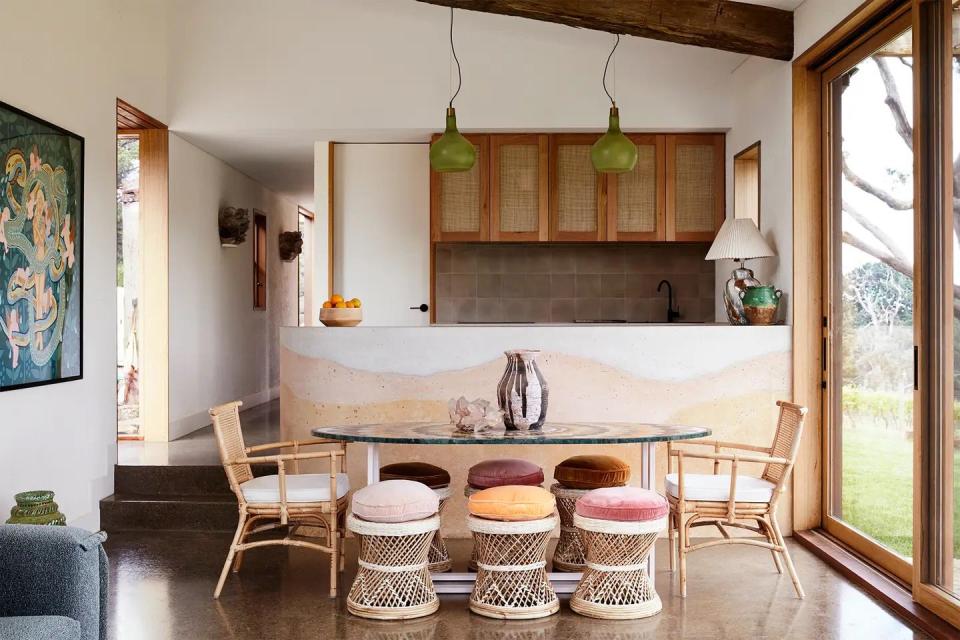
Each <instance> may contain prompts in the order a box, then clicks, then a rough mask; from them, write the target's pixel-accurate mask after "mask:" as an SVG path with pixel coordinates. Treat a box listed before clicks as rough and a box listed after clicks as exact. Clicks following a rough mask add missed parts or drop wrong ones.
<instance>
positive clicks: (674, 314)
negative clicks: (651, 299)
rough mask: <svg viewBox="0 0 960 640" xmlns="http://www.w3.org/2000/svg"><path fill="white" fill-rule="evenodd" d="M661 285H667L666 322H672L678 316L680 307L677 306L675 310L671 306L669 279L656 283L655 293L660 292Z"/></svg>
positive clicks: (671, 291) (671, 290)
mask: <svg viewBox="0 0 960 640" xmlns="http://www.w3.org/2000/svg"><path fill="white" fill-rule="evenodd" d="M663 285H667V322H673V321H674V320H676V319H677V318H679V317H680V307H677V308H676V310H674V308H673V287H672V286H671V285H670V281H669V280H661V281H660V284H658V285H657V293H660V289H661V287H663Z"/></svg>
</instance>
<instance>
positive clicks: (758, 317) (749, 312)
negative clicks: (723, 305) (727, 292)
mask: <svg viewBox="0 0 960 640" xmlns="http://www.w3.org/2000/svg"><path fill="white" fill-rule="evenodd" d="M781 295H783V292H782V291H780V289H775V288H774V287H773V286H771V285H767V284H765V285H760V286H757V287H747V288H746V289H744V290H743V291H741V292H740V299H741V301H742V302H743V312H744V313H745V314H746V316H747V321H748V322H749V323H750V324H757V325H770V324H776V321H777V309H778V308H779V307H780V296H781Z"/></svg>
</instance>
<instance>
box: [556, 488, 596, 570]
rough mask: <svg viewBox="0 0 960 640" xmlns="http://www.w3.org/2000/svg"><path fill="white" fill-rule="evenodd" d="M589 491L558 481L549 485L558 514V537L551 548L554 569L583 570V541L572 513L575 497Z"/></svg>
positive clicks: (573, 511) (574, 509) (575, 501)
mask: <svg viewBox="0 0 960 640" xmlns="http://www.w3.org/2000/svg"><path fill="white" fill-rule="evenodd" d="M589 492H590V489H568V488H567V487H564V486H563V485H561V484H560V483H559V482H557V483H554V484H553V485H552V486H551V487H550V493H552V494H553V495H554V496H556V498H557V512H558V513H559V514H560V539H559V540H557V546H556V548H555V549H554V550H553V570H554V571H572V572H575V573H576V572H580V571H583V567H584V554H583V543H582V542H581V540H580V532H579V531H577V528H576V527H575V526H573V514H574V513H575V511H576V504H577V498H579V497H580V496H583V495H586V494H587V493H589Z"/></svg>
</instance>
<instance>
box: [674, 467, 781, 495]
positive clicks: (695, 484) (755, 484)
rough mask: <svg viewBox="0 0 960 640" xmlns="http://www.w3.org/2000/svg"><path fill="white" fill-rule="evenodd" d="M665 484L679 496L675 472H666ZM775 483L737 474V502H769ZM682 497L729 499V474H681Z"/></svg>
mask: <svg viewBox="0 0 960 640" xmlns="http://www.w3.org/2000/svg"><path fill="white" fill-rule="evenodd" d="M664 484H665V486H666V489H667V493H668V494H670V495H671V496H673V497H674V498H676V497H679V496H680V487H679V483H678V481H677V474H675V473H668V474H667V477H666V480H665V483H664ZM776 486H777V485H775V484H773V483H772V482H769V481H767V480H762V479H761V478H754V477H752V476H741V475H738V476H737V496H736V500H737V502H770V498H771V497H773V490H774V488H776ZM683 497H684V499H685V500H699V501H702V502H726V501H727V500H729V499H730V476H729V475H725V476H723V475H716V476H715V475H712V474H702V473H685V474H683Z"/></svg>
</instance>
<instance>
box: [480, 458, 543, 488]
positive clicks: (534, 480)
mask: <svg viewBox="0 0 960 640" xmlns="http://www.w3.org/2000/svg"><path fill="white" fill-rule="evenodd" d="M467 484H468V485H470V486H471V487H473V488H474V489H489V488H490V487H504V486H507V485H525V486H533V487H535V486H537V485H540V484H543V469H541V468H540V467H538V466H537V465H535V464H534V463H532V462H528V461H527V460H518V459H516V458H499V459H497V460H484V461H483V462H480V463H477V464H475V465H473V466H472V467H470V471H468V472H467Z"/></svg>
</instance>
